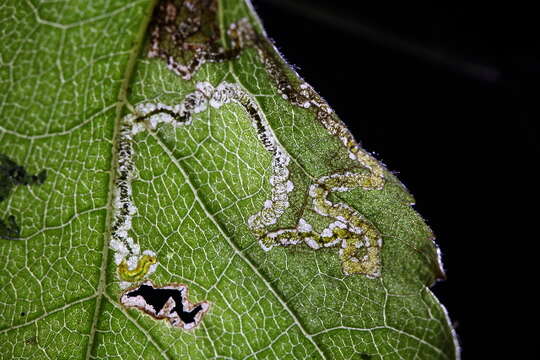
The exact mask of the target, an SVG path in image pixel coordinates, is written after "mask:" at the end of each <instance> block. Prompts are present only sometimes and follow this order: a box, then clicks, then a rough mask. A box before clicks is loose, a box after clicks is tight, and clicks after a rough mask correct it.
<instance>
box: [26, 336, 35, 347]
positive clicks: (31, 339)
mask: <svg viewBox="0 0 540 360" xmlns="http://www.w3.org/2000/svg"><path fill="white" fill-rule="evenodd" d="M24 342H25V344H26V345H37V337H36V336H31V337H29V338H26V339H25V340H24Z"/></svg>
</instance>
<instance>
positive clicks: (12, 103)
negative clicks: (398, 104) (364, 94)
mask: <svg viewBox="0 0 540 360" xmlns="http://www.w3.org/2000/svg"><path fill="white" fill-rule="evenodd" d="M190 19H191V20H190ZM193 19H196V20H193ZM0 20H1V23H0V38H1V40H2V52H1V57H0V72H1V77H0V86H1V88H2V92H1V93H0V99H1V100H0V113H1V117H0V153H1V154H3V156H4V158H2V159H9V161H11V162H8V160H2V161H3V162H2V165H1V166H0V170H2V174H1V176H0V185H2V191H4V190H5V194H6V195H5V197H4V199H2V201H1V202H0V219H1V220H2V223H1V224H2V226H3V227H2V226H0V237H1V238H0V259H1V260H2V261H1V262H0V269H1V270H0V354H1V355H0V357H1V358H4V359H12V358H19V359H26V358H28V359H30V358H32V359H75V358H81V359H138V358H140V359H181V358H189V359H211V358H214V359H217V358H221V359H222V358H233V359H289V358H291V359H293V358H296V359H342V358H343V359H383V358H384V359H416V358H418V359H453V358H457V357H458V356H459V355H458V353H457V346H456V340H455V336H454V334H453V329H452V327H451V325H450V324H449V321H448V317H447V315H446V312H445V310H444V308H443V307H442V306H441V304H439V302H438V301H437V299H436V298H435V297H434V296H433V294H432V293H431V292H430V290H429V289H428V286H430V285H431V284H432V283H433V282H434V281H435V280H436V279H437V278H441V277H442V276H443V273H442V269H441V265H440V261H439V258H438V252H437V248H436V246H435V244H434V242H433V234H432V233H431V230H430V229H429V228H428V227H427V225H426V224H425V223H424V222H423V220H422V219H421V217H420V216H419V215H418V214H417V213H416V212H415V211H414V210H413V209H412V208H411V204H412V203H413V198H412V196H411V195H410V194H409V193H408V192H407V190H406V189H405V187H404V186H403V185H402V184H401V183H400V182H399V181H398V180H397V179H396V178H395V176H394V175H393V174H392V173H390V172H389V171H387V170H386V169H385V168H384V167H383V166H382V165H381V164H380V163H378V162H377V161H376V160H374V159H373V158H372V157H371V156H370V155H369V154H368V153H367V152H365V151H364V150H362V149H361V148H360V147H358V145H357V144H356V142H354V140H353V139H352V137H351V135H350V134H349V133H348V131H347V130H346V128H344V127H343V124H342V123H341V121H340V120H339V119H338V118H337V116H336V115H335V114H334V113H333V112H332V111H331V109H330V107H329V106H328V104H326V103H325V102H324V100H323V99H321V98H320V97H319V96H318V95H317V94H316V92H315V91H314V90H313V89H311V87H309V85H307V84H306V83H305V82H304V81H303V80H302V79H301V78H300V77H299V76H298V75H297V74H296V73H294V72H293V71H292V70H291V69H290V68H289V67H288V66H287V64H286V63H285V62H284V61H283V60H282V58H281V57H280V55H279V54H278V53H277V52H276V50H275V49H274V48H273V46H272V44H271V43H270V42H269V41H268V40H267V39H266V35H265V33H264V30H263V29H262V27H261V24H260V21H259V19H258V18H257V16H256V14H255V13H254V12H253V9H252V7H251V4H249V3H244V2H243V1H241V0H221V1H219V2H218V1H202V0H201V1H195V0H192V1H159V2H158V1H147V0H144V1H133V2H127V1H126V2H121V1H110V0H101V1H92V2H88V1H75V0H73V1H54V2H46V1H43V2H38V1H35V0H26V1H4V2H2V4H0ZM351 71H352V69H351ZM359 86H361V85H359ZM300 100H302V101H300ZM354 105H355V104H351V106H354ZM355 121H356V120H355ZM357 121H361V119H358V120H357ZM265 141H266V142H265ZM126 149H127V150H126ZM128 150H129V151H128ZM283 159H285V160H283ZM280 161H281V163H280ZM10 164H11V165H10ZM13 164H16V165H17V166H19V167H20V169H24V171H25V173H24V174H26V175H24V176H27V177H26V178H25V179H31V177H32V176H36V177H35V178H34V181H33V182H32V181H29V180H28V181H27V182H26V183H24V182H21V181H19V182H16V181H15V180H13V179H15V175H13V173H14V172H13V169H15V167H14V166H15V165H13ZM2 166H3V167H2ZM17 169H19V168H17ZM285 170H286V171H285ZM20 171H22V170H20ZM43 171H45V172H43ZM38 174H46V178H44V181H37V180H36V179H38V178H37V176H42V177H43V176H45V175H38ZM21 176H22V175H21ZM24 176H23V178H24ZM280 176H282V177H281V178H280ZM42 177H40V178H39V179H40V180H43V178H42ZM19 178H21V177H19ZM280 186H281V187H280ZM124 187H125V189H126V190H125V192H124V193H122V189H123V188H124ZM317 194H318V195H317ZM329 204H330V205H329ZM124 205H126V210H125V211H124V210H123V206H124ZM128 207H129V209H128ZM265 209H266V210H265ZM9 219H11V220H9ZM2 229H4V230H2ZM339 229H342V230H339ZM9 231H11V232H9ZM340 231H341V232H340ZM2 234H4V236H2ZM8 234H11V235H10V236H8ZM13 234H16V235H17V236H13ZM370 234H371V235H370ZM355 249H356V250H355ZM349 251H350V252H351V254H352V255H350V254H349V253H348V252H349ZM355 251H358V253H356V252H355ZM144 254H146V258H144V259H143V257H144ZM148 259H155V262H156V263H155V264H154V262H147V263H146V264H145V263H144V262H145V261H146V260H148ZM153 261H154V260H153ZM122 262H124V263H123V264H124V265H125V270H121V269H120V268H121V264H122ZM119 269H120V270H119ZM143 282H144V283H145V284H151V285H148V287H152V286H153V287H154V289H153V290H151V291H152V294H153V295H152V296H157V295H156V294H157V293H158V290H157V289H158V288H159V289H162V290H163V289H169V290H170V289H173V288H174V289H176V291H179V294H180V297H176V298H175V299H177V300H174V299H173V297H170V298H167V297H166V298H165V300H166V301H167V302H166V303H164V304H165V305H164V307H163V310H162V312H161V313H160V314H161V315H160V316H161V318H162V319H161V320H160V319H156V318H154V317H153V316H152V314H151V313H152V311H154V310H155V312H156V314H157V313H158V311H157V310H156V309H157V308H156V305H155V303H154V305H153V306H150V305H151V304H150V303H151V300H152V301H156V300H155V299H156V298H152V299H151V298H150V297H146V298H143V297H142V296H138V297H137V296H133V297H132V298H130V299H131V300H129V301H132V302H133V304H135V303H137V304H139V305H141V304H142V305H141V306H143V308H144V304H145V303H146V305H148V306H150V307H147V308H146V310H144V309H143V308H137V307H136V306H135V305H133V306H131V305H129V304H128V303H127V302H126V301H128V300H127V299H128V297H127V296H128V295H129V291H134V290H137V289H139V290H140V289H141V284H142V283H143ZM180 285H181V286H180ZM167 286H169V287H168V288H167ZM175 286H176V287H175ZM178 289H180V290H178ZM163 291H164V290H163ZM171 291H172V290H171ZM148 296H150V295H148ZM167 296H169V295H167ZM182 296H183V301H184V302H185V303H184V310H186V311H187V310H188V309H192V310H193V309H195V306H196V304H203V303H204V304H208V309H206V308H205V309H204V310H200V311H201V312H200V314H199V318H198V320H196V321H195V320H193V322H191V323H190V322H188V321H187V320H178V319H180V318H179V317H178V316H177V315H178V314H177V313H175V312H174V311H173V310H171V308H170V307H172V306H173V305H178V303H180V302H181V300H178V299H181V298H182ZM130 304H131V303H130ZM167 304H168V305H167ZM168 306H169V307H168ZM156 314H153V315H154V316H156V317H157V315H156ZM186 319H187V318H186ZM175 321H176V322H175ZM190 324H191V325H190Z"/></svg>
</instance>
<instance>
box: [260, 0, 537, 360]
mask: <svg viewBox="0 0 540 360" xmlns="http://www.w3.org/2000/svg"><path fill="white" fill-rule="evenodd" d="M253 2H254V6H255V9H256V10H257V12H258V13H259V15H260V17H261V19H262V21H263V24H264V25H265V28H266V31H267V32H268V35H269V36H270V38H272V39H273V40H274V41H275V43H276V45H277V47H278V48H279V49H280V51H281V52H282V54H283V55H284V57H285V58H286V59H287V60H288V62H289V63H291V64H292V65H293V66H295V67H296V69H297V71H298V72H299V73H300V75H301V76H302V77H303V78H304V79H306V81H308V82H309V83H310V84H311V85H312V86H313V87H314V88H315V89H316V90H317V91H319V93H320V94H321V95H322V96H323V97H324V98H325V99H326V100H327V101H328V102H329V103H330V105H331V106H332V107H333V108H334V109H335V110H336V112H337V114H338V115H339V116H340V117H341V118H342V119H343V121H345V122H346V123H347V124H348V126H349V127H350V128H351V130H352V132H353V133H354V134H355V137H356V138H357V139H358V140H360V141H361V142H362V144H363V147H364V148H366V149H367V150H369V151H371V152H373V153H375V154H376V156H377V157H378V158H379V159H380V160H382V161H383V162H384V163H385V164H386V165H387V166H388V168H389V169H390V170H392V171H394V172H396V173H397V174H398V176H399V178H400V179H401V181H402V182H403V183H404V184H405V185H406V186H407V187H408V188H409V190H410V191H411V192H412V193H413V195H414V196H415V198H416V203H417V204H416V206H415V208H416V209H417V210H418V211H419V212H420V213H421V214H422V215H423V217H424V218H425V219H426V221H427V223H428V224H429V225H430V226H431V227H432V229H433V230H434V232H435V234H436V236H437V243H438V244H439V246H440V248H441V250H442V253H443V262H444V264H445V269H446V273H447V277H448V279H447V280H446V281H444V282H440V283H438V284H436V285H435V286H434V287H433V291H434V292H435V294H436V295H437V296H438V297H439V299H440V300H441V301H442V302H443V304H445V306H446V307H447V309H448V311H449V314H450V317H451V320H452V321H453V323H454V326H455V328H456V331H457V334H458V337H459V341H460V345H461V347H462V351H463V352H462V356H463V358H464V359H476V358H487V357H489V356H494V358H501V359H502V358H511V359H514V358H516V359H517V358H529V356H533V355H532V354H531V355H525V354H527V351H528V350H529V349H531V348H532V349H535V348H536V346H535V345H534V344H535V343H534V342H535V341H537V340H529V339H531V336H534V334H535V333H536V332H537V331H536V330H534V328H535V327H536V324H535V322H536V313H537V312H536V310H534V309H530V308H528V306H532V305H534V297H533V295H532V294H531V291H532V289H534V288H535V287H536V285H535V283H536V281H534V280H531V281H530V282H529V283H526V282H525V281H524V280H526V279H527V278H529V277H530V276H531V275H534V271H535V270H533V268H534V265H536V264H535V263H534V260H532V261H531V260H526V259H531V257H530V255H534V250H533V246H534V244H535V243H536V241H537V239H538V235H537V233H536V232H535V231H534V229H535V228H538V225H537V224H538V220H536V218H537V216H536V214H537V213H538V211H537V205H536V204H537V202H536V195H537V194H536V184H537V178H536V176H535V172H536V167H537V166H538V153H539V148H540V146H539V142H538V125H537V119H538V115H539V113H540V112H539V111H538V100H537V99H538V91H537V84H538V80H540V66H539V64H540V62H539V59H540V57H539V53H538V46H537V44H538V40H537V37H538V35H539V34H540V31H538V29H537V28H538V21H537V20H536V19H535V18H534V14H535V12H534V11H533V10H532V9H515V8H508V7H502V6H501V7H500V8H495V7H494V6H493V5H486V6H485V7H479V8H472V7H471V6H462V7H459V6H457V5H455V4H453V3H448V5H441V4H440V3H439V2H436V3H437V5H436V6H434V5H431V7H430V6H427V7H426V5H424V4H422V6H419V5H417V6H416V7H411V6H409V5H407V6H405V5H401V7H396V5H395V4H393V3H384V4H383V3H382V2H381V3H380V5H378V6H373V4H370V6H368V5H358V4H357V1H322V0H321V1H315V0H310V1H309V2H308V1H305V0H304V1H300V0H298V1H282V2H280V1H277V0H254V1H253ZM360 3H363V2H360ZM527 314H529V315H527ZM525 324H529V325H531V326H532V328H531V329H530V330H529V329H527V327H526V326H525ZM528 334H530V335H528ZM534 352H536V351H533V353H534Z"/></svg>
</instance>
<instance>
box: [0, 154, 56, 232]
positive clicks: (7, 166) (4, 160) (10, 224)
mask: <svg viewBox="0 0 540 360" xmlns="http://www.w3.org/2000/svg"><path fill="white" fill-rule="evenodd" d="M46 178H47V171H46V170H42V171H40V172H39V173H38V174H37V175H31V174H29V173H28V172H27V171H26V169H25V168H24V167H22V166H20V165H19V164H17V163H16V162H15V161H13V160H12V159H10V158H9V157H7V156H6V155H4V154H0V202H2V201H4V200H5V199H7V198H8V196H9V194H10V193H11V189H12V188H13V187H15V186H17V185H41V184H43V183H44V182H45V179H46ZM20 233H21V229H20V228H19V226H18V225H17V221H16V219H15V216H13V215H10V216H8V218H7V220H5V221H4V220H2V219H0V239H7V240H15V239H18V238H20Z"/></svg>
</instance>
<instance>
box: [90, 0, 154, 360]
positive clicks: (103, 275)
mask: <svg viewBox="0 0 540 360" xmlns="http://www.w3.org/2000/svg"><path fill="white" fill-rule="evenodd" d="M157 3H158V0H150V1H149V3H148V7H147V8H146V10H145V13H144V16H143V18H142V21H141V24H140V27H139V31H138V32H137V34H136V35H135V38H134V39H133V47H132V49H131V51H130V54H129V57H128V61H127V63H126V68H125V71H124V76H123V78H122V82H121V84H120V89H119V91H118V98H117V99H118V102H117V103H116V116H115V119H114V129H113V134H112V143H111V144H112V146H111V151H112V156H111V167H110V168H111V175H110V178H109V186H108V194H107V218H106V221H105V226H106V228H105V236H104V239H103V248H102V250H101V266H100V273H99V274H100V275H99V282H98V286H97V290H96V304H95V307H94V314H93V316H92V325H91V326H90V334H89V339H88V345H87V347H86V354H85V359H86V360H88V359H90V358H91V356H92V351H93V349H94V343H95V337H96V329H97V323H98V320H99V314H100V312H101V307H102V302H103V298H104V294H105V288H106V286H107V267H108V263H109V242H110V237H111V228H112V222H113V217H114V216H113V214H114V207H113V201H114V184H115V182H116V178H117V173H118V172H117V168H118V156H117V154H116V151H115V150H116V147H117V140H118V131H119V129H120V122H121V121H122V115H123V112H124V107H128V108H130V104H129V101H128V98H127V95H128V92H129V87H130V85H131V82H132V80H133V75H134V73H135V69H136V65H137V59H138V58H139V55H140V54H141V51H142V47H143V46H142V45H143V43H144V39H145V37H146V33H147V29H148V26H149V24H150V20H151V19H152V13H153V11H154V8H155V6H156V5H157Z"/></svg>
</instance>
